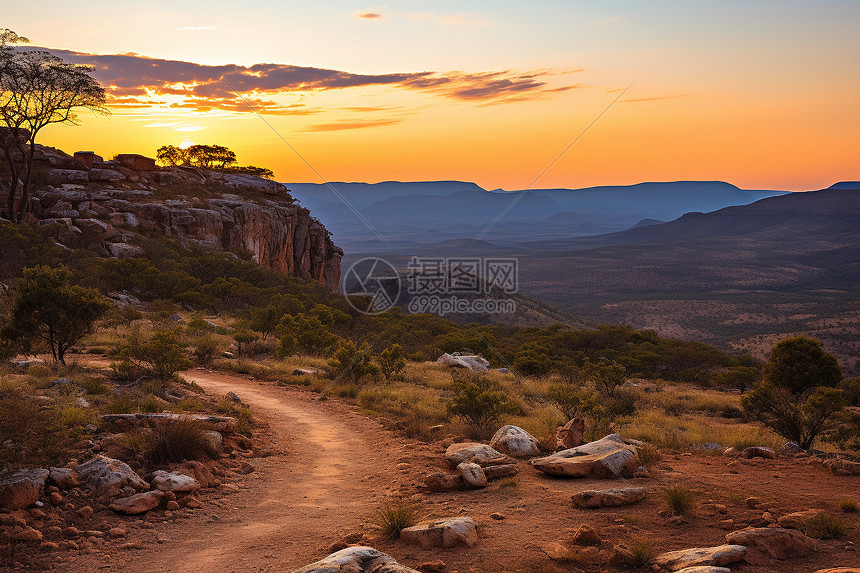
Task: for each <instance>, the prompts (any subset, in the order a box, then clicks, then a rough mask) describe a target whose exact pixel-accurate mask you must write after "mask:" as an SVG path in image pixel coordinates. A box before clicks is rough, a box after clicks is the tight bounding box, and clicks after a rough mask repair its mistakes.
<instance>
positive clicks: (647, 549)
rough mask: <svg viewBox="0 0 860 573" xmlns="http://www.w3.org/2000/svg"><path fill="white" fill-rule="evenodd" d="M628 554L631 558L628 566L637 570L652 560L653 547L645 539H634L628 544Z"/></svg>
mask: <svg viewBox="0 0 860 573" xmlns="http://www.w3.org/2000/svg"><path fill="white" fill-rule="evenodd" d="M630 553H631V555H632V556H633V559H632V560H631V562H630V565H632V566H633V567H636V568H637V569H638V568H640V567H645V566H646V565H648V562H649V561H651V559H653V558H654V554H655V550H654V545H653V544H652V543H651V542H650V541H648V540H647V539H634V540H633V543H631V544H630Z"/></svg>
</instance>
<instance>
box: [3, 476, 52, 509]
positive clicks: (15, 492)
mask: <svg viewBox="0 0 860 573" xmlns="http://www.w3.org/2000/svg"><path fill="white" fill-rule="evenodd" d="M49 473H50V472H49V471H48V470H46V469H42V468H26V469H22V470H18V471H17V472H14V473H12V474H11V475H9V476H7V477H5V478H3V479H2V480H0V511H15V510H17V509H24V508H25V507H29V506H31V505H33V504H34V503H36V502H37V501H39V498H41V497H42V493H43V492H44V491H45V481H46V480H47V479H48V475H49Z"/></svg>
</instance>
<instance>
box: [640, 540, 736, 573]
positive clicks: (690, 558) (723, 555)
mask: <svg viewBox="0 0 860 573" xmlns="http://www.w3.org/2000/svg"><path fill="white" fill-rule="evenodd" d="M746 553H747V548H746V547H744V546H743V545H719V546H717V547H693V548H691V549H681V550H680V551H669V552H667V553H661V554H660V555H658V556H657V557H655V558H654V559H652V560H651V562H652V563H653V564H655V565H658V566H659V567H661V568H663V569H666V570H668V571H680V570H683V569H684V568H689V567H693V566H697V565H715V566H721V565H728V564H730V563H734V562H735V561H740V560H741V559H743V558H744V556H745V555H746Z"/></svg>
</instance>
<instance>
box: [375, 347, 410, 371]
mask: <svg viewBox="0 0 860 573" xmlns="http://www.w3.org/2000/svg"><path fill="white" fill-rule="evenodd" d="M376 360H377V362H379V369H380V370H381V371H382V375H383V376H385V379H386V380H391V376H393V375H394V374H399V373H400V372H403V369H404V368H406V358H405V357H404V355H403V347H401V346H400V345H399V344H392V345H391V346H389V347H388V348H386V349H385V350H383V351H382V352H380V353H379V356H378V357H377V358H376Z"/></svg>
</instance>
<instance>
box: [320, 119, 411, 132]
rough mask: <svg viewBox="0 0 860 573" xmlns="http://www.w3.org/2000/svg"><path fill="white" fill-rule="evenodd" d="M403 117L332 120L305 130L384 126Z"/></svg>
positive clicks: (338, 129)
mask: <svg viewBox="0 0 860 573" xmlns="http://www.w3.org/2000/svg"><path fill="white" fill-rule="evenodd" d="M401 121H403V120H402V119H378V120H368V121H332V122H329V123H318V124H316V125H311V126H308V127H306V128H305V129H304V131H342V130H345V129H364V128H367V127H383V126H386V125H394V124H396V123H400V122H401Z"/></svg>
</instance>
